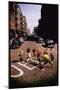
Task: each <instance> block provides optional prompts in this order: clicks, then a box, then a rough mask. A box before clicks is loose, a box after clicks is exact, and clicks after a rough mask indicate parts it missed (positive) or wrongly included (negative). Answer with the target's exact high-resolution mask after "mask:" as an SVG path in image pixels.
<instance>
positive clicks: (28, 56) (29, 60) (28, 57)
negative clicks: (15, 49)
mask: <svg viewBox="0 0 60 90" xmlns="http://www.w3.org/2000/svg"><path fill="white" fill-rule="evenodd" d="M31 60H32V56H31V51H30V48H28V49H27V62H31Z"/></svg>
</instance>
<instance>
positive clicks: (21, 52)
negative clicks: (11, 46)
mask: <svg viewBox="0 0 60 90" xmlns="http://www.w3.org/2000/svg"><path fill="white" fill-rule="evenodd" d="M22 54H23V51H22V50H20V53H19V56H20V58H19V60H20V61H23V59H22Z"/></svg>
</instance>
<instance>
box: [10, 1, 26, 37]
mask: <svg viewBox="0 0 60 90" xmlns="http://www.w3.org/2000/svg"><path fill="white" fill-rule="evenodd" d="M26 30H27V22H26V17H25V16H23V13H22V11H21V8H20V6H19V5H18V4H17V3H10V4H9V31H10V33H11V32H12V31H13V32H14V33H15V36H17V35H23V33H26ZM11 34H12V33H11ZM10 36H11V35H10Z"/></svg>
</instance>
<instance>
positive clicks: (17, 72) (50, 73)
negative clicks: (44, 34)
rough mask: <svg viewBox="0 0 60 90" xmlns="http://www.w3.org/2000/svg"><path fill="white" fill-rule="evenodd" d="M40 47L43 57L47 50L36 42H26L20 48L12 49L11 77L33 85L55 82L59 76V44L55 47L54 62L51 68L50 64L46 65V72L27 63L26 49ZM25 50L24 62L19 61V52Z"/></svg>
mask: <svg viewBox="0 0 60 90" xmlns="http://www.w3.org/2000/svg"><path fill="white" fill-rule="evenodd" d="M37 47H40V49H41V52H42V55H43V52H44V50H45V48H44V47H42V44H40V43H36V42H35V41H24V43H23V44H21V46H20V48H17V49H10V60H11V77H12V78H13V79H14V80H16V81H20V82H27V83H32V82H35V81H38V80H40V81H41V82H42V81H43V80H54V77H55V75H57V44H55V45H54V48H53V54H54V61H53V65H52V66H51V65H50V64H49V63H48V64H46V65H45V67H44V70H43V69H40V68H39V67H38V66H36V65H33V64H28V63H27V62H26V49H27V48H30V49H31V50H33V49H34V48H37ZM20 50H23V51H24V52H23V60H24V62H23V61H21V62H20V61H19V52H20ZM48 53H50V48H48Z"/></svg>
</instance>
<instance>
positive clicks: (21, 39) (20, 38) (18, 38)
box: [16, 37, 24, 43]
mask: <svg viewBox="0 0 60 90" xmlns="http://www.w3.org/2000/svg"><path fill="white" fill-rule="evenodd" d="M16 40H19V41H20V43H23V42H24V38H23V37H17V38H16Z"/></svg>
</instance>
